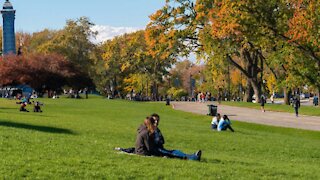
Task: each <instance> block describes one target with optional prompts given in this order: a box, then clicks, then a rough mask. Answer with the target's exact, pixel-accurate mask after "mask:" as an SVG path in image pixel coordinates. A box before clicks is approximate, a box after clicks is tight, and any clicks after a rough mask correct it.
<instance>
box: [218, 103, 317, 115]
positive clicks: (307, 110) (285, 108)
mask: <svg viewBox="0 0 320 180" xmlns="http://www.w3.org/2000/svg"><path fill="white" fill-rule="evenodd" d="M221 104H223V105H228V106H237V107H247V108H253V109H260V108H261V107H260V104H259V103H249V102H234V101H230V102H229V101H222V102H221ZM264 109H265V110H266V111H278V112H289V113H295V111H294V108H293V107H292V106H289V105H284V104H269V103H268V104H265V106H264ZM299 114H303V115H310V116H320V107H319V106H317V107H314V106H301V107H300V108H299Z"/></svg>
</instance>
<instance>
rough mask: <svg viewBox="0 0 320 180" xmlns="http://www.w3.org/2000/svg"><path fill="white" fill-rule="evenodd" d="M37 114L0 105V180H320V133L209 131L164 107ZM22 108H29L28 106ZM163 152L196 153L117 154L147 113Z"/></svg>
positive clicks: (94, 102)
mask: <svg viewBox="0 0 320 180" xmlns="http://www.w3.org/2000/svg"><path fill="white" fill-rule="evenodd" d="M40 101H43V102H44V103H45V105H44V106H43V107H42V108H43V111H44V112H43V113H39V114H36V113H33V112H30V113H20V112H19V111H18V105H16V104H15V101H13V100H4V99H0V115H1V118H0V156H1V158H0V163H1V165H0V178H1V179H22V178H27V179H103V178H106V179H116V178H125V179H133V178H136V179H141V178H143V179H162V178H165V179H181V178H187V179H219V178H220V179H320V172H319V162H320V153H319V152H320V132H315V131H305V130H296V129H287V128H276V127H270V126H263V125H255V124H248V123H242V122H233V127H234V129H235V130H236V132H235V133H231V132H214V131H211V130H210V117H209V116H201V115H195V114H191V113H185V112H181V111H174V110H172V109H171V108H170V107H166V106H165V105H164V103H139V102H127V101H120V100H106V99H104V98H101V97H98V96H94V97H90V98H89V99H88V100H87V99H66V98H61V99H55V100H53V99H40ZM29 110H30V107H29ZM153 112H156V113H159V114H160V116H161V124H160V128H161V131H162V132H163V134H164V136H165V140H166V144H165V147H166V148H168V149H180V150H182V151H184V152H186V153H193V152H195V151H196V150H198V149H201V150H202V151H203V156H202V160H201V162H196V161H186V160H179V159H166V158H157V157H141V156H135V155H133V156H130V155H125V154H119V153H117V152H115V151H114V150H113V148H114V147H116V146H120V147H131V146H133V145H134V141H135V136H136V128H137V127H138V125H139V124H140V123H141V122H142V121H143V119H144V118H145V117H146V116H147V115H149V114H151V113H153Z"/></svg>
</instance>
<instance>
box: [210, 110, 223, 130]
mask: <svg viewBox="0 0 320 180" xmlns="http://www.w3.org/2000/svg"><path fill="white" fill-rule="evenodd" d="M220 119H221V115H220V114H219V113H217V115H216V116H214V117H213V118H212V121H211V128H212V130H217V129H218V124H219V121H220Z"/></svg>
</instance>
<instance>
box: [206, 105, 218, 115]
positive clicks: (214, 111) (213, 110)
mask: <svg viewBox="0 0 320 180" xmlns="http://www.w3.org/2000/svg"><path fill="white" fill-rule="evenodd" d="M208 108H209V113H208V116H215V115H217V112H218V106H216V105H213V104H209V105H208Z"/></svg>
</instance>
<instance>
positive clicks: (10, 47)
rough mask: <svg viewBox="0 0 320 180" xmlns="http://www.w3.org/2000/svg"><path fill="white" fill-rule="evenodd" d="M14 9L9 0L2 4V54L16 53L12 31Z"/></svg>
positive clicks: (13, 32)
mask: <svg viewBox="0 0 320 180" xmlns="http://www.w3.org/2000/svg"><path fill="white" fill-rule="evenodd" d="M15 13H16V10H14V9H13V6H12V4H11V3H10V1H9V0H6V2H5V3H4V4H3V9H2V10H1V14H2V17H3V32H2V33H3V34H2V54H3V55H7V54H16V37H15V31H14V19H15Z"/></svg>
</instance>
